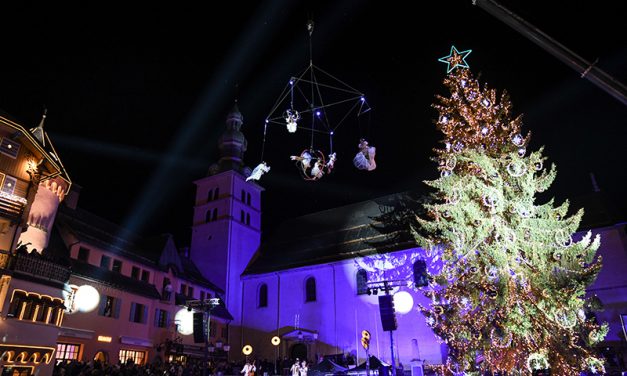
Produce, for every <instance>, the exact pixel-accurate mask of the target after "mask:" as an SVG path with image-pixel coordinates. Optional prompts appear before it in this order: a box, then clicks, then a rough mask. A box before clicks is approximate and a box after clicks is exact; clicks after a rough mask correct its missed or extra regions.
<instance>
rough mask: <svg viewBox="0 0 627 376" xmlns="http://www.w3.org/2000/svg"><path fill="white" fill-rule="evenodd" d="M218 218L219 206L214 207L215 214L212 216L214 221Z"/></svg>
mask: <svg viewBox="0 0 627 376" xmlns="http://www.w3.org/2000/svg"><path fill="white" fill-rule="evenodd" d="M217 219H218V208H215V209H213V216H212V217H211V220H212V221H215V220H217Z"/></svg>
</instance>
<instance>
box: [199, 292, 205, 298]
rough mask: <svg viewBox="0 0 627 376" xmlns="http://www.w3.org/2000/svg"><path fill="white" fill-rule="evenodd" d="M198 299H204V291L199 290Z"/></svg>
mask: <svg viewBox="0 0 627 376" xmlns="http://www.w3.org/2000/svg"><path fill="white" fill-rule="evenodd" d="M200 300H205V292H204V291H202V290H201V291H200Z"/></svg>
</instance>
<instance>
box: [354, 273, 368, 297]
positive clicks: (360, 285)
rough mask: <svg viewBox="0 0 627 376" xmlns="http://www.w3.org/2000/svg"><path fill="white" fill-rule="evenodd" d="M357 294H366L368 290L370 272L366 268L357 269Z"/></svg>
mask: <svg viewBox="0 0 627 376" xmlns="http://www.w3.org/2000/svg"><path fill="white" fill-rule="evenodd" d="M356 279H357V295H364V294H366V293H367V292H368V272H367V271H366V270H365V269H359V270H357V276H356Z"/></svg>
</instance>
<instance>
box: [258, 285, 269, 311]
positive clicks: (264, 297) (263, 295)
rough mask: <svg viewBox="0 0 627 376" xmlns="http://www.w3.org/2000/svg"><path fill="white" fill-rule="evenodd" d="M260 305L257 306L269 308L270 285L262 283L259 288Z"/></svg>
mask: <svg viewBox="0 0 627 376" xmlns="http://www.w3.org/2000/svg"><path fill="white" fill-rule="evenodd" d="M257 301H258V303H259V304H257V306H258V307H259V308H262V307H267V306H268V285H266V284H265V283H262V284H261V286H259V299H258V300H257Z"/></svg>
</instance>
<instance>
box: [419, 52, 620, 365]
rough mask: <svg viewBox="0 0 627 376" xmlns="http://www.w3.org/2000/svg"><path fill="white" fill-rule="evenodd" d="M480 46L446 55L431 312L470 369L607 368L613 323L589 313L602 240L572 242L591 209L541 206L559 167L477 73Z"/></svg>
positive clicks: (428, 244) (427, 229)
mask: <svg viewBox="0 0 627 376" xmlns="http://www.w3.org/2000/svg"><path fill="white" fill-rule="evenodd" d="M469 53H470V50H466V51H462V52H459V51H458V50H457V49H456V48H455V47H452V48H451V52H450V54H449V55H448V56H445V57H443V58H440V59H439V61H441V62H444V63H446V64H447V73H449V74H448V76H447V77H446V78H445V79H444V85H445V86H446V87H447V89H448V90H449V92H450V95H448V96H440V95H438V96H436V103H435V104H434V105H433V107H434V108H435V109H436V110H437V111H438V113H439V116H438V117H437V120H436V121H435V123H436V127H437V128H438V130H440V131H441V132H442V133H443V135H444V139H443V140H442V143H443V144H444V145H445V147H444V148H441V149H436V150H434V151H435V154H436V157H435V159H436V160H437V161H438V170H439V171H440V174H441V175H440V178H438V179H436V180H433V181H427V182H425V183H426V184H428V185H430V186H431V187H433V188H435V189H436V190H437V193H436V196H437V197H438V199H439V200H438V201H436V202H435V203H430V204H426V205H424V207H425V209H426V210H427V213H428V214H427V216H426V217H425V218H418V227H419V228H418V229H417V232H416V234H417V235H416V237H417V241H418V243H419V244H421V245H422V246H423V247H425V248H429V249H431V248H433V246H434V245H436V246H438V248H437V249H439V250H440V259H441V261H442V267H441V269H440V271H439V272H438V273H434V275H433V280H434V283H433V286H432V288H430V289H429V290H427V291H425V293H426V294H427V296H428V297H429V298H430V300H431V304H430V305H429V306H420V310H421V311H422V312H423V314H424V315H425V316H426V320H427V323H428V324H429V325H430V326H431V327H432V328H433V330H434V331H435V333H436V334H437V335H438V336H440V337H441V338H442V340H443V341H445V342H446V343H447V345H448V347H449V350H450V354H451V360H450V363H451V364H450V366H451V367H453V365H454V364H455V366H456V367H459V368H460V369H463V370H464V372H466V374H472V375H479V374H482V373H483V372H484V371H491V372H500V373H507V374H511V373H512V372H521V371H522V372H525V371H529V372H533V371H534V370H537V369H542V368H547V367H550V368H551V372H552V374H556V375H575V374H579V372H580V371H582V370H584V369H586V368H588V369H595V370H599V369H601V367H602V362H600V361H599V360H598V359H599V358H598V357H597V356H596V353H595V350H594V346H595V345H596V344H597V343H599V342H600V341H602V340H603V338H604V337H605V335H606V334H607V331H608V327H607V325H606V324H603V325H599V324H597V323H596V322H595V321H594V320H593V319H589V318H588V317H589V315H586V314H585V312H584V314H581V313H580V312H581V311H582V310H584V311H585V310H586V309H588V308H589V307H591V306H592V305H591V303H590V302H589V301H588V300H587V299H586V298H585V292H586V287H587V286H589V285H590V284H592V283H593V282H594V280H595V278H596V276H597V274H598V272H599V270H600V268H601V259H600V257H598V258H597V257H596V256H595V254H596V250H597V249H598V247H599V245H600V238H599V237H598V236H596V237H595V238H594V239H593V238H592V235H591V233H588V234H586V235H585V236H584V237H583V238H582V239H580V240H579V241H575V240H574V239H573V238H572V234H573V233H574V232H575V231H577V229H578V226H579V222H580V220H581V218H582V216H583V210H579V211H578V212H577V213H575V214H574V215H572V216H570V217H567V212H568V202H565V203H563V204H561V205H559V206H557V207H556V206H555V205H554V201H553V200H550V201H549V202H546V203H540V204H537V203H535V195H536V194H537V193H539V192H544V191H545V190H547V189H548V188H549V186H550V185H551V183H552V182H553V180H554V179H555V176H556V170H555V166H554V165H552V166H551V167H550V168H548V169H546V168H544V165H545V164H544V161H545V159H546V158H545V157H544V156H543V155H542V153H543V149H542V148H540V149H539V150H537V151H531V152H529V139H530V133H527V134H526V135H525V134H523V132H522V129H521V128H522V117H521V116H516V117H515V116H513V115H512V111H511V109H512V105H511V102H510V100H509V97H508V95H507V93H505V92H504V93H503V94H501V95H500V97H497V94H496V91H495V90H494V89H490V88H488V87H487V85H480V84H479V82H478V80H477V79H476V78H474V77H473V75H472V74H471V73H470V71H469V70H468V69H466V68H468V64H467V63H466V61H465V59H466V57H467V56H468V54H469ZM452 158H454V160H455V163H452V162H451V160H452ZM430 287H431V286H430ZM478 359H480V361H478ZM451 369H453V368H451Z"/></svg>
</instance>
